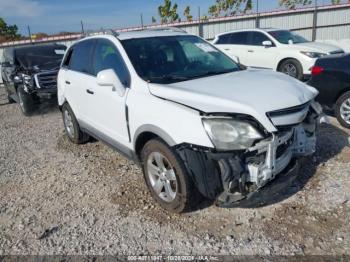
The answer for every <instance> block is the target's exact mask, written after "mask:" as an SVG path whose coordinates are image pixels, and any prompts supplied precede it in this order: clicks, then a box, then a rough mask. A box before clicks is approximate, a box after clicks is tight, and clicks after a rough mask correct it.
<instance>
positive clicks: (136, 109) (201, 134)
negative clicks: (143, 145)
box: [127, 86, 213, 148]
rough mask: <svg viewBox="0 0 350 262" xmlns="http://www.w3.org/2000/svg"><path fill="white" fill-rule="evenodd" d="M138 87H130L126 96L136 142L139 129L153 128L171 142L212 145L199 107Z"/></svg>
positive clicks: (132, 136) (131, 130)
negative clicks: (176, 101) (159, 95)
mask: <svg viewBox="0 0 350 262" xmlns="http://www.w3.org/2000/svg"><path fill="white" fill-rule="evenodd" d="M138 91H139V92H138ZM138 91H135V89H133V88H131V89H130V92H129V94H128V99H127V105H128V111H129V127H130V134H131V138H133V140H134V141H133V143H134V144H135V142H136V141H135V140H136V139H137V136H138V135H139V134H140V133H142V132H152V133H155V134H156V135H158V136H160V137H161V138H162V139H163V140H164V141H166V142H167V143H168V144H169V146H175V145H179V144H182V143H189V144H195V145H199V146H203V147H209V148H213V144H212V143H211V141H210V139H209V137H208V135H207V133H206V132H205V130H204V127H203V124H202V117H201V115H200V113H199V112H198V111H197V110H195V109H191V108H188V107H186V106H183V105H180V104H177V103H174V102H171V101H167V100H165V99H161V98H158V97H156V96H153V95H152V94H150V92H149V90H148V88H147V87H146V86H145V88H144V89H143V90H142V91H141V90H138Z"/></svg>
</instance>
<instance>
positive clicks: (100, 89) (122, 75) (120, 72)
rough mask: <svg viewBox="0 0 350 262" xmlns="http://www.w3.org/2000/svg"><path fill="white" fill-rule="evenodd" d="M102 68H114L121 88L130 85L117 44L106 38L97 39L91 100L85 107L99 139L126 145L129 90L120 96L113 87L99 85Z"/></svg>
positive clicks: (127, 138) (127, 139)
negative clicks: (98, 76) (99, 74)
mask: <svg viewBox="0 0 350 262" xmlns="http://www.w3.org/2000/svg"><path fill="white" fill-rule="evenodd" d="M105 69H113V70H114V71H115V73H116V74H117V76H118V77H119V79H120V81H121V82H122V83H123V84H124V86H125V87H127V86H129V84H130V75H129V72H128V70H127V67H126V65H125V63H124V61H123V58H122V56H121V55H120V53H119V51H118V49H117V47H116V45H115V44H114V43H113V42H111V41H109V40H107V39H98V40H97V43H96V47H95V51H94V55H93V74H94V77H95V81H94V82H93V83H94V84H93V87H92V88H91V89H92V90H91V91H92V92H93V95H91V97H92V98H93V100H92V102H91V103H90V104H89V106H88V115H89V118H90V119H91V121H92V124H93V126H94V127H95V128H97V129H98V131H99V132H101V134H99V135H102V138H104V139H107V140H110V139H111V140H112V141H109V142H111V143H114V142H118V143H121V144H124V145H126V144H128V143H129V135H128V127H127V120H126V113H127V112H126V110H127V109H126V97H127V94H128V89H127V92H125V94H124V96H122V97H121V96H120V95H119V94H118V93H117V92H116V90H114V88H113V87H111V86H99V85H98V84H97V81H96V76H97V74H98V73H99V72H100V71H102V70H105ZM107 142H108V141H107Z"/></svg>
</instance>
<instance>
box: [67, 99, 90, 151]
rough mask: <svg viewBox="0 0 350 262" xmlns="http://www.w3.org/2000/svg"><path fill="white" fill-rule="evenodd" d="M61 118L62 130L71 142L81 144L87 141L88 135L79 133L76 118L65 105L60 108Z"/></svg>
mask: <svg viewBox="0 0 350 262" xmlns="http://www.w3.org/2000/svg"><path fill="white" fill-rule="evenodd" d="M62 118H63V124H64V129H65V131H66V134H67V136H68V138H69V140H70V141H71V142H73V143H74V144H83V143H86V142H87V141H88V140H89V135H88V134H86V133H84V132H83V131H81V129H80V127H79V123H78V121H77V118H76V117H75V115H74V113H73V110H72V109H71V107H70V106H69V105H68V104H67V103H65V104H64V105H63V106H62Z"/></svg>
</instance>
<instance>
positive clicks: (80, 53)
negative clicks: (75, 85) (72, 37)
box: [69, 40, 95, 74]
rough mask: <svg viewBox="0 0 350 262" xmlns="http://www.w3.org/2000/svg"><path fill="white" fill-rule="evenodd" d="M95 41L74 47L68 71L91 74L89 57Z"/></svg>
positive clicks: (80, 43)
mask: <svg viewBox="0 0 350 262" xmlns="http://www.w3.org/2000/svg"><path fill="white" fill-rule="evenodd" d="M94 43H95V40H85V41H82V42H79V43H77V44H75V45H74V47H73V53H72V57H71V59H70V63H69V69H71V70H74V71H78V72H82V73H86V74H92V73H93V72H92V68H91V57H92V49H93V46H94Z"/></svg>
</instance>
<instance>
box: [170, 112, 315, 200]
mask: <svg viewBox="0 0 350 262" xmlns="http://www.w3.org/2000/svg"><path fill="white" fill-rule="evenodd" d="M311 111H312V112H311ZM319 114H320V112H318V111H317V110H315V109H312V108H311V109H310V113H309V114H308V116H307V117H306V118H305V119H304V121H303V122H302V123H299V124H297V125H293V126H291V127H288V128H283V129H282V130H281V131H279V132H276V133H273V134H271V136H270V137H268V138H266V139H264V140H262V141H260V142H258V143H256V144H255V145H254V146H253V147H251V148H249V149H248V150H244V151H234V152H215V151H212V150H210V149H207V148H201V147H197V146H194V145H180V146H178V147H177V148H176V150H177V152H178V153H179V155H180V156H181V158H182V159H183V161H184V162H185V165H186V167H187V169H188V172H189V174H190V175H191V177H192V179H193V180H194V182H195V184H196V185H197V188H198V190H199V191H200V192H201V193H202V194H203V195H204V196H205V197H207V198H210V199H213V200H216V201H217V203H218V205H222V206H227V205H229V204H231V203H235V202H237V201H242V200H243V199H247V198H250V197H251V196H252V195H253V194H255V193H256V192H257V191H259V190H260V189H261V188H263V187H264V186H265V185H266V184H268V183H269V182H270V181H272V180H274V179H275V178H276V176H277V175H285V174H289V175H290V173H291V170H294V171H295V166H296V165H297V159H298V158H299V157H303V156H308V155H311V154H313V153H314V152H315V150H316V127H317V123H318V121H319ZM294 173H295V172H294ZM272 183H273V182H271V184H272Z"/></svg>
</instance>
